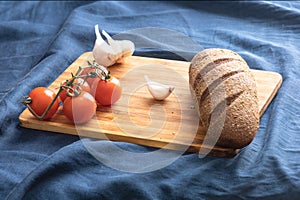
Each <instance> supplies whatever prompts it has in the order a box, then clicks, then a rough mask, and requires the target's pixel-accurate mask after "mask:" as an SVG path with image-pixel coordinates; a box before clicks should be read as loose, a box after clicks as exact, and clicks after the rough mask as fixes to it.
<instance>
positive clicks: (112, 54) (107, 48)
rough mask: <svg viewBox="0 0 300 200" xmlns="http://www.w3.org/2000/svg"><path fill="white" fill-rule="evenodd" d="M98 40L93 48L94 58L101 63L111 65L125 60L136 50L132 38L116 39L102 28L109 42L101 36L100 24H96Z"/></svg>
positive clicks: (106, 65)
mask: <svg viewBox="0 0 300 200" xmlns="http://www.w3.org/2000/svg"><path fill="white" fill-rule="evenodd" d="M95 34H96V37H97V39H96V42H95V45H94V49H93V55H94V59H95V60H96V62H97V63H98V64H99V65H103V66H105V67H109V66H111V65H113V64H115V63H120V62H123V60H124V58H126V57H129V56H131V55H132V54H133V52H134V48H135V47H134V43H133V42H131V41H130V40H114V39H112V38H111V37H110V35H109V34H108V33H107V32H105V31H104V30H102V34H103V36H104V37H106V39H107V42H105V41H104V39H103V38H102V37H101V35H100V32H99V27H98V24H97V25H95Z"/></svg>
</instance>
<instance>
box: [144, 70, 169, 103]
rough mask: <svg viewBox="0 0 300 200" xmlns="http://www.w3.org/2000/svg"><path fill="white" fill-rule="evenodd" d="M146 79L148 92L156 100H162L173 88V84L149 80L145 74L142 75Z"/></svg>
mask: <svg viewBox="0 0 300 200" xmlns="http://www.w3.org/2000/svg"><path fill="white" fill-rule="evenodd" d="M144 77H145V79H146V81H147V87H148V90H149V92H150V94H151V95H152V96H153V98H154V99H156V100H164V99H165V98H167V97H168V96H169V95H170V94H171V93H172V92H173V90H174V89H175V87H174V86H169V85H164V84H160V83H158V82H154V81H151V80H150V79H149V78H148V76H147V75H145V76H144Z"/></svg>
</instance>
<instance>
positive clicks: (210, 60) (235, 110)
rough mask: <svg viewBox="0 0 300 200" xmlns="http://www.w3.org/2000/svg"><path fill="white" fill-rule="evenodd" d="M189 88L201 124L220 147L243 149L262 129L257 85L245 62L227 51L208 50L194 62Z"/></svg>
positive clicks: (198, 55) (190, 69)
mask: <svg viewBox="0 0 300 200" xmlns="http://www.w3.org/2000/svg"><path fill="white" fill-rule="evenodd" d="M189 84H190V89H191V92H192V95H193V97H194V100H195V101H196V104H197V106H196V107H197V109H198V112H199V115H200V122H201V125H202V126H203V127H205V128H206V130H209V131H207V134H209V135H207V136H208V138H215V139H216V141H217V145H219V146H223V147H228V148H242V147H245V146H246V145H248V144H249V143H250V142H251V141H252V140H253V138H254V136H255V134H256V132H257V129H258V126H259V110H258V98H257V89H256V82H255V79H254V76H253V74H252V72H251V71H250V69H249V67H248V65H247V63H246V61H245V60H244V59H243V58H242V57H241V56H240V55H238V54H237V53H235V52H233V51H231V50H227V49H217V48H212V49H205V50H203V51H201V52H199V53H198V54H197V55H196V56H195V57H194V58H193V59H192V61H191V64H190V68H189Z"/></svg>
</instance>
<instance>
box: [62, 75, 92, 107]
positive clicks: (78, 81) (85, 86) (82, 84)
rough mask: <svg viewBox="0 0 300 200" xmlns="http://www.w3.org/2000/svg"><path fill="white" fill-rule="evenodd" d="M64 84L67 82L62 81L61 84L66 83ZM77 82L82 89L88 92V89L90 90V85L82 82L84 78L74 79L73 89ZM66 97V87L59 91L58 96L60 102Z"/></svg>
mask: <svg viewBox="0 0 300 200" xmlns="http://www.w3.org/2000/svg"><path fill="white" fill-rule="evenodd" d="M66 84H67V82H64V83H63V85H66ZM78 84H79V85H80V87H81V89H82V91H86V92H90V90H91V88H90V85H89V84H88V83H87V82H84V80H83V79H82V78H78V79H75V81H74V85H73V89H75V88H76V86H77V85H78ZM67 97H68V95H67V89H65V90H63V91H61V92H60V93H59V98H60V100H61V102H64V101H65V99H66V98H67Z"/></svg>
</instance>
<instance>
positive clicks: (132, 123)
mask: <svg viewBox="0 0 300 200" xmlns="http://www.w3.org/2000/svg"><path fill="white" fill-rule="evenodd" d="M87 60H91V52H86V53H84V54H82V55H81V56H80V57H79V58H78V59H77V60H76V61H75V62H74V63H73V64H72V65H70V66H69V67H68V68H67V69H66V70H65V71H64V72H63V73H62V74H61V75H60V76H59V77H58V78H57V79H56V80H55V81H54V82H53V83H52V84H51V85H50V86H49V88H51V89H53V90H57V87H59V85H60V83H61V82H62V81H63V80H67V79H70V77H71V72H72V73H75V72H76V71H77V69H78V67H79V66H84V65H86V61H87ZM188 68H189V62H185V61H174V60H165V59H157V58H146V57H138V56H132V57H130V58H128V59H127V61H126V62H125V63H123V64H118V65H114V66H112V67H110V68H109V69H110V71H111V74H112V75H113V76H115V77H117V78H119V79H120V81H121V84H122V86H123V94H122V97H121V99H120V100H119V101H118V102H117V103H116V104H114V105H113V106H111V107H100V108H98V109H97V113H96V116H95V117H94V118H93V119H92V120H90V121H89V122H88V123H87V124H85V125H80V126H79V125H77V126H75V125H73V124H72V123H70V122H69V121H68V120H67V119H66V118H65V116H64V115H63V111H62V109H61V108H60V109H59V111H58V113H57V114H56V115H55V116H54V117H53V118H52V119H51V120H49V121H39V120H37V119H36V118H35V117H33V116H32V115H31V113H30V112H29V110H28V109H25V110H24V111H23V112H22V113H21V115H20V116H19V120H20V125H21V126H23V127H26V128H31V129H38V130H45V131H51V132H57V133H63V134H72V135H79V136H80V137H91V138H98V139H106V140H112V141H123V142H130V143H135V144H140V145H145V146H151V147H157V148H167V149H173V150H181V151H189V152H199V150H200V149H201V148H202V150H204V151H207V152H209V155H213V156H221V157H232V156H234V155H236V154H237V153H238V152H239V149H229V148H223V147H218V146H206V145H203V144H202V143H203V140H204V138H205V131H204V129H203V128H202V127H201V126H198V124H199V123H198V122H199V117H198V114H197V111H196V109H195V106H194V103H193V102H192V98H191V94H190V91H189V85H188ZM252 71H253V73H254V75H255V79H256V82H257V88H258V98H259V109H260V115H262V114H263V113H264V111H265V110H266V109H267V107H268V105H269V104H270V102H271V101H272V99H273V98H274V96H275V94H276V92H277V91H278V89H279V88H280V86H281V83H282V78H281V76H280V74H278V73H274V72H268V71H260V70H252ZM144 75H148V76H149V78H150V79H151V80H153V81H157V82H161V83H163V84H169V85H173V86H175V90H174V93H173V94H171V95H170V96H169V97H168V98H167V99H166V100H164V101H156V100H154V99H153V98H152V97H151V95H150V93H149V92H148V91H147V88H146V87H145V85H144V84H145V80H144Z"/></svg>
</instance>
